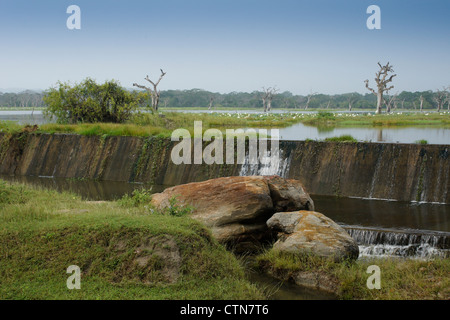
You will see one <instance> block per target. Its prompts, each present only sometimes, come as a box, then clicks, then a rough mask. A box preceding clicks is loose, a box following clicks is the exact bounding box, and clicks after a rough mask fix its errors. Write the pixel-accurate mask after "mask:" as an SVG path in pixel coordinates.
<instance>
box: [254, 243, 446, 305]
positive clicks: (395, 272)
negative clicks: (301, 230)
mask: <svg viewBox="0 0 450 320" xmlns="http://www.w3.org/2000/svg"><path fill="white" fill-rule="evenodd" d="M371 265H377V266H378V267H379V268H380V272H381V288H380V289H379V290H378V289H372V290H371V289H368V288H367V279H368V277H369V276H370V275H371V274H368V273H367V269H368V267H369V266H371ZM256 268H259V269H261V270H265V271H268V272H269V273H271V274H274V275H276V276H277V277H278V278H280V279H282V280H284V281H289V280H290V279H292V278H293V277H294V276H295V274H296V273H297V272H316V273H323V274H326V275H328V276H330V277H331V278H332V279H334V281H335V282H336V283H337V292H336V293H337V295H338V297H339V298H340V299H357V300H359V299H365V300H423V299H435V300H448V299H450V277H449V270H450V259H448V258H447V259H436V260H432V261H423V260H412V259H388V258H384V259H381V258H379V259H367V260H356V261H353V262H349V261H344V262H340V263H336V262H333V261H331V260H327V259H323V258H319V257H316V256H312V255H304V256H298V255H293V254H288V253H282V252H278V251H275V250H267V251H265V252H264V253H262V254H261V255H259V256H258V257H257V258H256Z"/></svg>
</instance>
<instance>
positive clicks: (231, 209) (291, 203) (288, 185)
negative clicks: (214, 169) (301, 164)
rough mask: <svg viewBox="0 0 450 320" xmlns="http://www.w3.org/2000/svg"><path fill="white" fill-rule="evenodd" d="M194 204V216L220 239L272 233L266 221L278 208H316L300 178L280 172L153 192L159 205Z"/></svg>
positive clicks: (155, 202)
mask: <svg viewBox="0 0 450 320" xmlns="http://www.w3.org/2000/svg"><path fill="white" fill-rule="evenodd" d="M172 197H175V198H176V200H177V204H178V205H190V206H192V207H194V212H193V213H192V215H191V217H192V218H194V219H196V220H198V221H200V222H202V223H204V224H205V225H206V226H208V227H210V228H211V229H212V232H213V235H214V236H215V237H216V238H217V239H218V240H219V241H221V242H241V241H247V240H248V239H249V238H252V239H255V240H259V239H261V238H262V237H264V236H266V235H267V234H270V230H269V229H268V228H267V225H266V221H267V219H269V218H270V217H271V216H272V215H273V214H274V213H275V212H277V211H279V210H314V202H313V201H312V199H311V198H310V197H309V195H308V194H307V193H306V192H305V190H304V188H303V186H302V184H301V183H300V182H299V181H297V180H290V179H283V178H281V177H279V176H249V177H224V178H217V179H211V180H207V181H203V182H194V183H188V184H183V185H179V186H175V187H171V188H167V189H165V190H164V191H163V192H162V193H157V194H154V195H153V196H152V201H151V204H152V205H153V206H155V207H156V208H158V209H164V208H166V207H169V206H170V199H171V198H172Z"/></svg>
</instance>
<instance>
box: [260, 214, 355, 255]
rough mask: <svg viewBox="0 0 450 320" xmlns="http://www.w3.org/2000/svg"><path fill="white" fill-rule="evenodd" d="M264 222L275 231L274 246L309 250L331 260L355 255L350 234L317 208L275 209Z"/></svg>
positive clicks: (353, 243) (307, 251) (291, 250)
mask: <svg viewBox="0 0 450 320" xmlns="http://www.w3.org/2000/svg"><path fill="white" fill-rule="evenodd" d="M267 226H268V227H269V228H271V229H272V230H274V231H278V232H279V234H278V241H277V242H275V244H274V245H273V248H274V249H275V250H280V251H285V252H291V253H294V254H304V253H312V254H314V255H317V256H320V257H326V258H332V259H334V260H335V261H341V260H344V259H357V258H358V255H359V248H358V245H357V243H356V242H355V241H354V240H353V238H352V237H351V236H350V235H349V234H348V233H347V232H346V231H345V230H344V229H343V228H342V227H340V226H339V225H338V224H337V223H336V222H334V221H333V220H331V219H330V218H328V217H326V216H324V215H323V214H321V213H319V212H314V211H303V210H301V211H296V212H278V213H276V214H274V215H273V216H272V217H271V218H270V219H269V220H268V221H267Z"/></svg>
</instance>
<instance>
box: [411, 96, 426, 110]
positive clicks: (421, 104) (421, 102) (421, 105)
mask: <svg viewBox="0 0 450 320" xmlns="http://www.w3.org/2000/svg"><path fill="white" fill-rule="evenodd" d="M424 100H425V99H424V97H423V95H422V94H421V95H420V112H422V111H423V101H424ZM415 106H416V103H415V102H414V109H415Z"/></svg>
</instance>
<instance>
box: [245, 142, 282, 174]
mask: <svg viewBox="0 0 450 320" xmlns="http://www.w3.org/2000/svg"><path fill="white" fill-rule="evenodd" d="M290 162H291V157H290V156H288V157H286V158H284V152H283V150H280V149H277V152H276V153H274V154H273V155H271V151H270V150H268V151H265V152H264V154H263V155H262V156H260V157H259V161H258V163H256V164H251V163H250V160H249V154H248V153H246V155H245V161H244V163H243V164H242V166H241V170H240V172H239V175H240V176H272V175H278V176H280V177H283V178H286V177H287V175H288V173H289V165H290Z"/></svg>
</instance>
